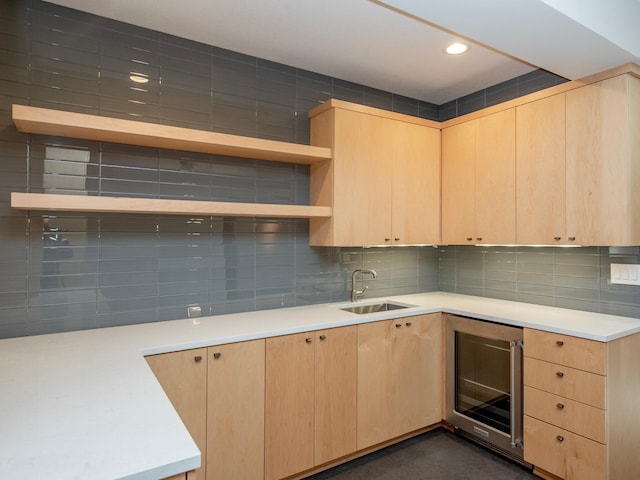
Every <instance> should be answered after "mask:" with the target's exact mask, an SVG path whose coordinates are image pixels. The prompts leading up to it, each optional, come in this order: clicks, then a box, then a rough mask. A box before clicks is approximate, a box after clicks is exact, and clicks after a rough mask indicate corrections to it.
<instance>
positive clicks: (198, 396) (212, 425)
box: [146, 340, 265, 480]
mask: <svg viewBox="0 0 640 480" xmlns="http://www.w3.org/2000/svg"><path fill="white" fill-rule="evenodd" d="M264 345H265V341H264V340H252V341H249V342H239V343H231V344H227V345H220V346H217V347H209V348H199V349H195V350H184V351H179V352H172V353H165V354H160V355H152V356H148V357H146V360H147V362H148V363H149V365H150V367H151V369H152V370H153V373H154V374H155V376H156V378H157V379H158V381H159V382H160V385H162V388H163V389H164V391H165V393H166V394H167V396H168V397H169V399H170V400H171V403H172V404H173V406H174V408H175V409H176V411H177V412H178V415H180V418H181V419H182V421H183V422H184V424H185V426H186V427H187V430H188V431H189V433H190V434H191V437H192V438H193V439H194V441H195V442H196V445H197V446H198V448H199V449H200V452H201V459H202V460H201V462H202V463H201V467H200V468H199V469H197V470H195V471H194V472H188V473H187V480H194V479H196V480H206V479H207V478H208V479H210V480H215V479H221V478H233V479H234V480H259V479H261V478H263V472H264V358H265V357H264Z"/></svg>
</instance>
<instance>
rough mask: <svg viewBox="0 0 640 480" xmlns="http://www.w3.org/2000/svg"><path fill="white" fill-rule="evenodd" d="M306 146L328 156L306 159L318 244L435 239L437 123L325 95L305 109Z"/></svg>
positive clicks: (437, 235)
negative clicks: (327, 211) (327, 210)
mask: <svg viewBox="0 0 640 480" xmlns="http://www.w3.org/2000/svg"><path fill="white" fill-rule="evenodd" d="M309 115H310V117H311V143H312V145H318V146H325V147H331V148H332V149H333V159H332V160H330V161H325V162H322V163H320V164H315V165H312V166H311V204H312V205H315V206H332V207H333V216H332V217H331V218H316V219H312V220H311V221H310V231H309V237H310V243H311V245H321V246H358V245H394V244H395V245H415V244H438V243H439V241H440V211H439V204H440V130H439V128H438V124H437V123H436V122H430V121H428V120H423V119H419V118H415V117H409V116H407V115H400V114H395V113H392V112H385V111H383V110H378V109H375V108H370V107H363V106H361V105H354V104H349V103H346V102H342V101H337V100H330V101H329V102H326V103H325V104H323V105H321V106H319V107H316V109H314V110H312V111H311V112H310V114H309Z"/></svg>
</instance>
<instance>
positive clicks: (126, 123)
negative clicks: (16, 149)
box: [12, 105, 332, 165]
mask: <svg viewBox="0 0 640 480" xmlns="http://www.w3.org/2000/svg"><path fill="white" fill-rule="evenodd" d="M12 114H13V123H15V125H16V127H17V129H18V130H19V131H20V132H23V133H36V134H41V135H55V136H60V137H70V138H82V139H86V140H98V141H103V142H113V143H125V144H129V145H141V146H145V147H157V148H167V149H171V150H186V151H189V152H200V153H210V154H215V155H229V156H232V157H243V158H254V159H258V160H270V161H276V162H286V163H299V164H305V165H312V164H314V163H318V162H322V161H325V160H330V159H331V156H332V152H331V149H330V148H325V147H316V146H311V145H300V144H296V143H287V142H278V141H274V140H263V139H260V138H253V137H243V136H239V135H228V134H225V133H217V132H209V131H206V130H194V129H189V128H181V127H172V126H168V125H160V124H155V123H147V122H138V121H133V120H122V119H119V118H110V117H102V116H98V115H88V114H85V113H73V112H64V111H59V110H50V109H47V108H38V107H29V106H26V105H13V111H12Z"/></svg>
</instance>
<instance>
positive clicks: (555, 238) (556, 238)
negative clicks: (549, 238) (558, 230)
mask: <svg viewBox="0 0 640 480" xmlns="http://www.w3.org/2000/svg"><path fill="white" fill-rule="evenodd" d="M553 239H554V240H555V241H556V242H558V241H560V240H562V237H553Z"/></svg>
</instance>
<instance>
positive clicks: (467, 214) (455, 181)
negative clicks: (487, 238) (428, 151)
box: [442, 121, 476, 245]
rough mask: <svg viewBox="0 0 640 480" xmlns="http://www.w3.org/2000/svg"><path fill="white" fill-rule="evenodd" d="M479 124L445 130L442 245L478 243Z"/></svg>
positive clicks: (443, 140)
mask: <svg viewBox="0 0 640 480" xmlns="http://www.w3.org/2000/svg"><path fill="white" fill-rule="evenodd" d="M475 163H476V122H474V121H470V122H465V123H460V124H458V125H454V126H452V127H448V128H445V129H443V130H442V243H444V244H454V245H465V244H472V243H474V241H475V218H476V175H475Z"/></svg>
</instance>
